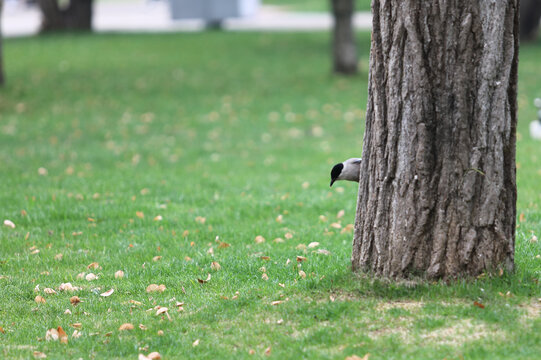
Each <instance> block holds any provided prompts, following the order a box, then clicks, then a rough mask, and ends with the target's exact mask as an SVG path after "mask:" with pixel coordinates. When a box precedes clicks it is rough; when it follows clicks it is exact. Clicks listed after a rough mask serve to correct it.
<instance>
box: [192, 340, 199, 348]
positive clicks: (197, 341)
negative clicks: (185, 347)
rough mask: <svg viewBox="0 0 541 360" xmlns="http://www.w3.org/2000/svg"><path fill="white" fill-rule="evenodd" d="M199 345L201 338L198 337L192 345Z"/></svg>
mask: <svg viewBox="0 0 541 360" xmlns="http://www.w3.org/2000/svg"><path fill="white" fill-rule="evenodd" d="M197 345H199V339H196V340H195V341H194V342H193V343H192V346H193V347H196V346H197Z"/></svg>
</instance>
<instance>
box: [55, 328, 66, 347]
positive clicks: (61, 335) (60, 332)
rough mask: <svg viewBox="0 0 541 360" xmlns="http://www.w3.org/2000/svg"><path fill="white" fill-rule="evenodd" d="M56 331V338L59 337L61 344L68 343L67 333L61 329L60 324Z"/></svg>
mask: <svg viewBox="0 0 541 360" xmlns="http://www.w3.org/2000/svg"><path fill="white" fill-rule="evenodd" d="M56 331H57V332H58V338H59V339H60V343H61V344H67V343H68V334H66V332H65V331H64V329H62V326H59V327H58V328H57V329H56Z"/></svg>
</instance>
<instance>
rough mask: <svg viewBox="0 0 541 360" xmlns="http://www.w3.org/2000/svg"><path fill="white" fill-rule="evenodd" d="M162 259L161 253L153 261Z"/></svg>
mask: <svg viewBox="0 0 541 360" xmlns="http://www.w3.org/2000/svg"><path fill="white" fill-rule="evenodd" d="M161 259H162V257H161V255H157V256H154V257H153V258H152V261H160V260H161Z"/></svg>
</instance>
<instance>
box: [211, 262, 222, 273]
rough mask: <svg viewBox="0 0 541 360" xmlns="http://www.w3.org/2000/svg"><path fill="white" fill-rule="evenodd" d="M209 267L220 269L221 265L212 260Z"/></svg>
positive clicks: (215, 269)
mask: <svg viewBox="0 0 541 360" xmlns="http://www.w3.org/2000/svg"><path fill="white" fill-rule="evenodd" d="M210 268H211V269H212V270H214V271H218V270H220V269H221V268H222V267H221V266H220V264H219V263H218V262H217V261H213V262H212V263H211V264H210Z"/></svg>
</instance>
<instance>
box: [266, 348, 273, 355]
mask: <svg viewBox="0 0 541 360" xmlns="http://www.w3.org/2000/svg"><path fill="white" fill-rule="evenodd" d="M271 350H272V349H271V347H270V346H269V347H268V348H266V349H265V355H266V356H270V354H271Z"/></svg>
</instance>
